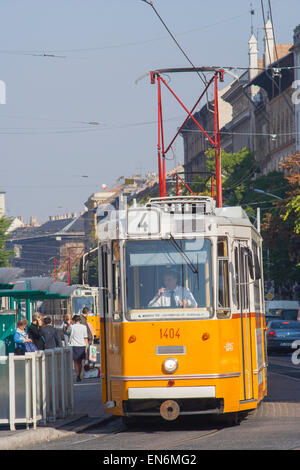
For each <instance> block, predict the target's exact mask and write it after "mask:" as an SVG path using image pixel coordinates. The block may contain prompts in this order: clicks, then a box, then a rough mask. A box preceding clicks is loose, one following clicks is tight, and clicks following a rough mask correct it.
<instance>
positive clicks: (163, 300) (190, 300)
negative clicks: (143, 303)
mask: <svg viewBox="0 0 300 470" xmlns="http://www.w3.org/2000/svg"><path fill="white" fill-rule="evenodd" d="M171 292H172V291H171V290H169V289H167V288H166V290H165V292H164V294H161V296H160V297H157V295H156V296H155V297H154V298H153V299H152V300H151V301H150V302H149V304H148V307H171ZM174 299H175V303H176V307H181V302H182V301H183V300H186V301H187V305H186V306H187V307H190V308H193V307H194V308H195V307H197V306H198V305H197V302H196V300H195V299H194V296H193V294H192V293H191V291H190V290H189V289H188V288H187V287H183V286H176V287H175V289H174Z"/></svg>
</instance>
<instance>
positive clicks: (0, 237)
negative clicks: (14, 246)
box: [0, 217, 14, 268]
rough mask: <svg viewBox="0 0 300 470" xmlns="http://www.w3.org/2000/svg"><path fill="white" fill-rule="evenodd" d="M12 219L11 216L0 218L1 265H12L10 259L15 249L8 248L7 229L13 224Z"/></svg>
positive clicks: (2, 266) (3, 266)
mask: <svg viewBox="0 0 300 470" xmlns="http://www.w3.org/2000/svg"><path fill="white" fill-rule="evenodd" d="M11 222H12V219H11V218H9V217H1V218H0V267H1V268H5V267H7V266H10V259H11V258H13V257H14V252H13V250H7V249H6V242H7V241H8V239H9V233H8V232H7V229H8V228H9V226H10V225H11Z"/></svg>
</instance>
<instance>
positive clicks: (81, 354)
mask: <svg viewBox="0 0 300 470" xmlns="http://www.w3.org/2000/svg"><path fill="white" fill-rule="evenodd" d="M72 320H73V324H72V325H71V334H70V339H69V346H72V351H73V361H74V369H75V373H76V381H77V382H80V381H81V377H80V375H81V371H82V361H84V360H85V357H86V351H87V350H88V347H89V343H88V330H87V327H86V326H85V325H83V324H82V323H81V321H80V316H79V315H74V317H73V319H72Z"/></svg>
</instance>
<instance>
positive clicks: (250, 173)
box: [191, 148, 300, 289]
mask: <svg viewBox="0 0 300 470" xmlns="http://www.w3.org/2000/svg"><path fill="white" fill-rule="evenodd" d="M206 156H207V171H208V172H211V173H215V152H214V150H213V149H211V150H208V151H207V153H206ZM221 161H222V186H223V204H224V205H228V206H235V205H238V206H242V207H243V209H244V210H245V211H246V213H247V214H248V216H249V217H250V219H251V220H252V222H254V221H255V217H256V209H257V207H260V210H261V220H262V224H261V232H262V237H263V249H264V272H265V279H267V280H274V281H275V285H276V288H277V289H279V288H280V287H281V286H282V285H283V284H285V283H287V284H288V285H289V286H291V285H292V284H293V283H294V282H295V281H297V282H298V283H300V237H299V235H298V234H299V233H300V190H299V188H300V157H299V154H298V155H293V156H291V157H289V158H288V159H286V160H285V161H284V162H283V163H282V168H283V170H284V171H283V172H282V171H280V172H278V171H273V172H271V173H268V174H267V175H261V174H260V170H259V168H258V166H257V163H256V161H255V157H254V154H253V152H250V151H249V150H248V149H246V148H244V149H242V150H241V151H240V152H237V153H233V154H229V153H226V152H223V151H222V153H221ZM201 184H202V188H201V189H200V185H201ZM203 184H204V187H203ZM191 189H192V190H193V191H194V192H195V193H196V192H197V193H198V194H206V195H210V181H208V182H207V183H206V185H205V180H204V179H203V178H200V177H199V176H197V177H196V178H195V179H194V184H193V185H192V186H191ZM257 189H258V190H260V191H259V192H257V191H255V190H257ZM267 193H269V194H267ZM274 195H275V196H277V197H279V198H281V200H279V199H277V198H274Z"/></svg>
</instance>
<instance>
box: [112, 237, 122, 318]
mask: <svg viewBox="0 0 300 470" xmlns="http://www.w3.org/2000/svg"><path fill="white" fill-rule="evenodd" d="M112 276H113V278H112V287H113V288H112V292H113V320H115V321H118V320H121V281H120V249H119V245H118V243H117V242H114V243H113V264H112Z"/></svg>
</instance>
